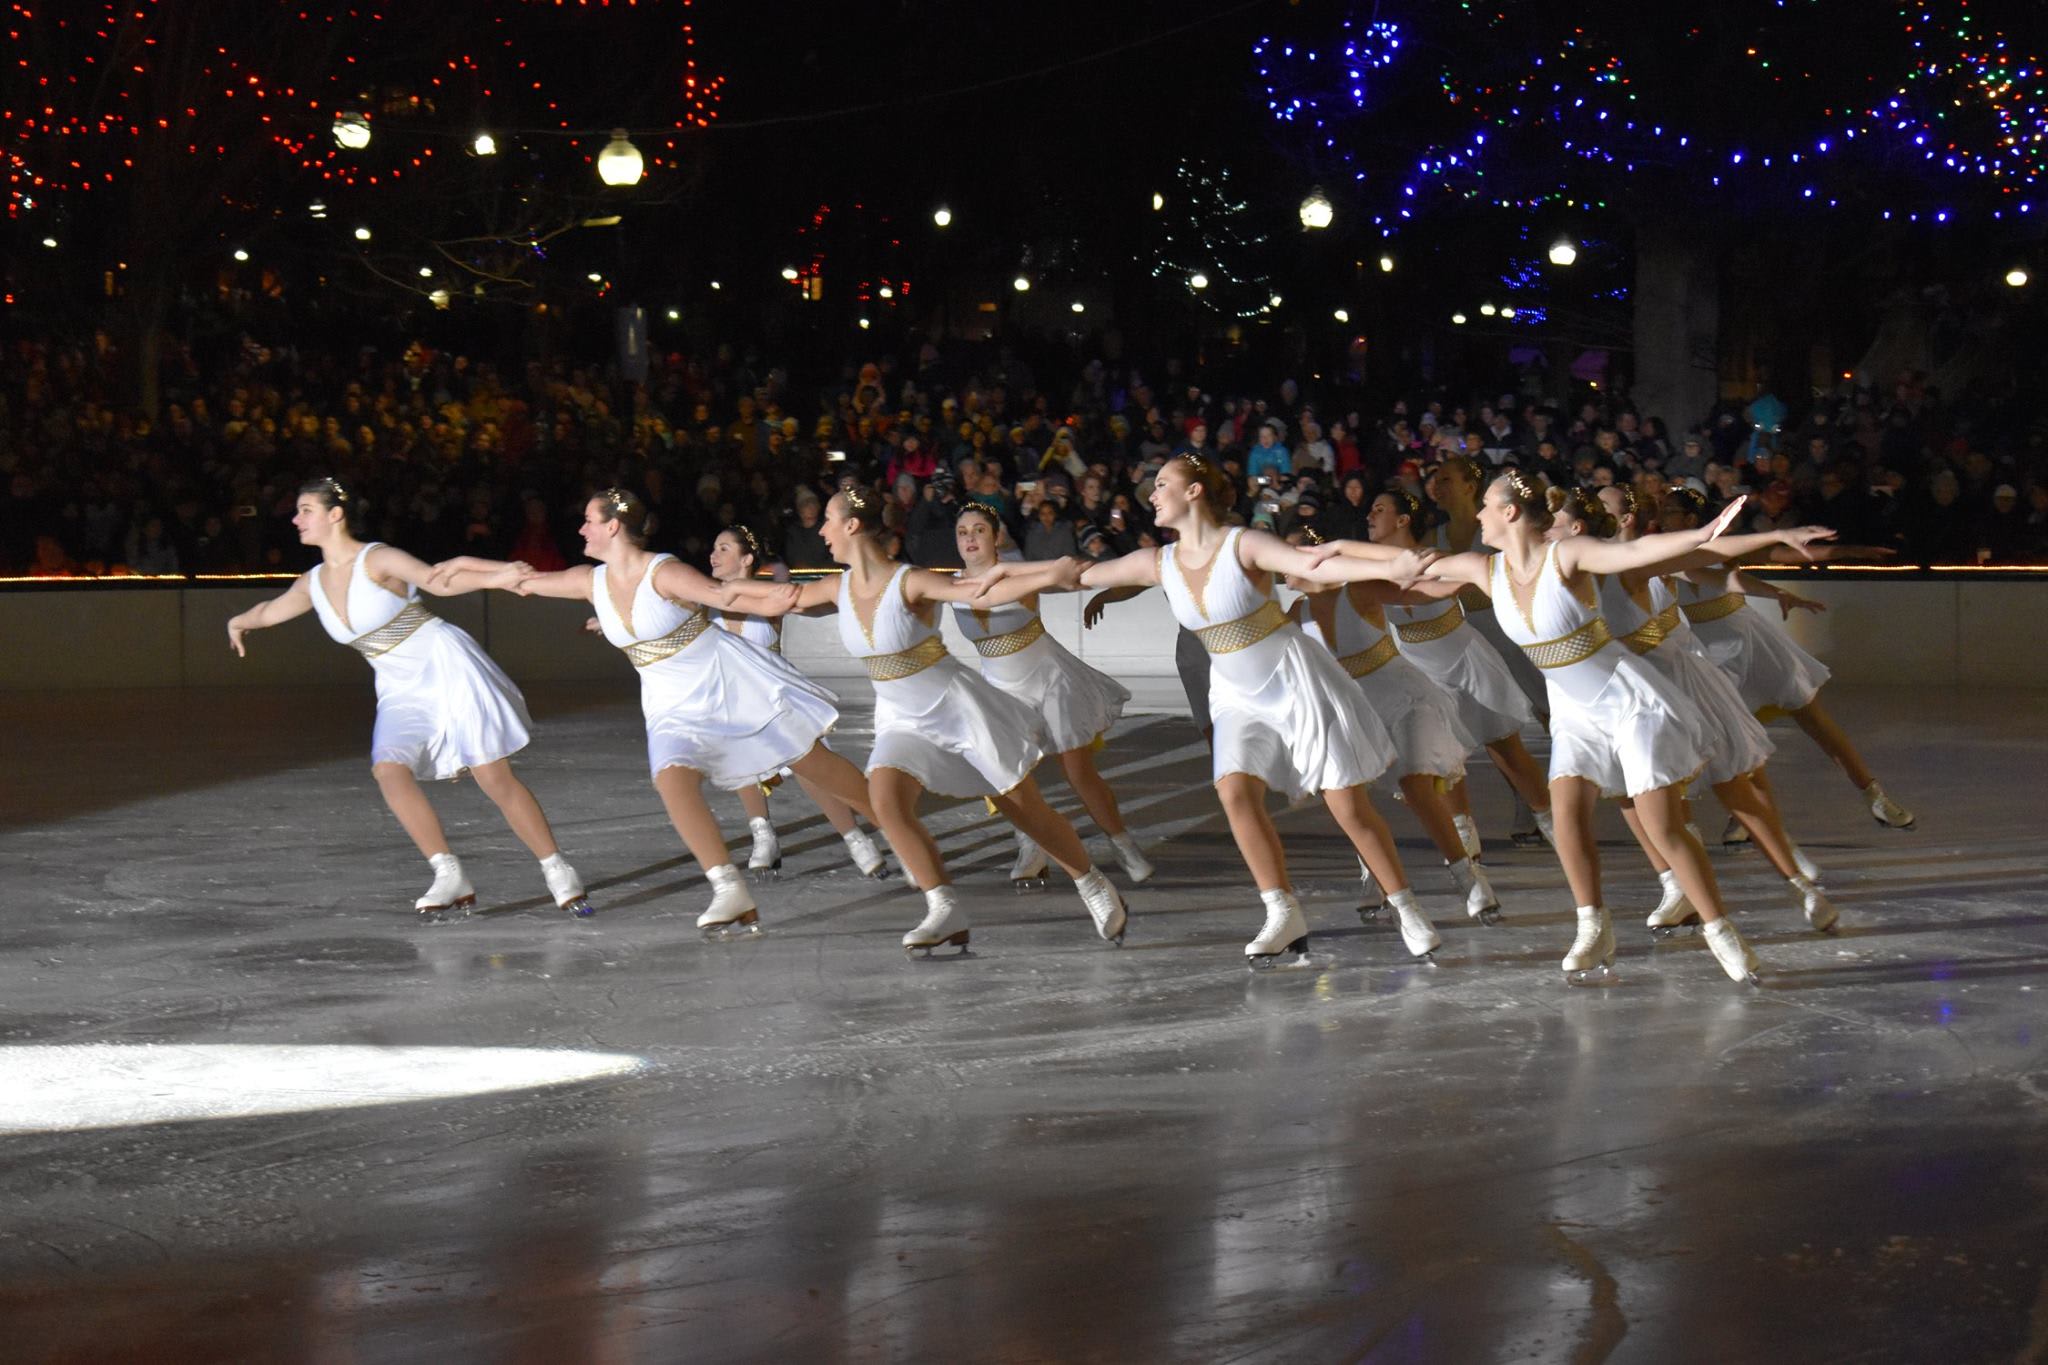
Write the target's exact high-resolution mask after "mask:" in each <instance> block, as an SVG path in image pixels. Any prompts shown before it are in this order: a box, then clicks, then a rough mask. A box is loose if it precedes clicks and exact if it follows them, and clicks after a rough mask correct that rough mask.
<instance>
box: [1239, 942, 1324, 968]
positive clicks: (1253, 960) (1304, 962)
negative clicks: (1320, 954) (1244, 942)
mask: <svg viewBox="0 0 2048 1365" xmlns="http://www.w3.org/2000/svg"><path fill="white" fill-rule="evenodd" d="M1244 964H1245V966H1247V967H1249V968H1251V969H1252V970H1253V971H1255V972H1274V971H1285V970H1287V969H1288V968H1291V967H1307V966H1312V965H1313V959H1311V958H1310V957H1309V952H1308V939H1307V938H1306V937H1303V938H1298V939H1296V940H1294V942H1292V943H1290V944H1288V945H1287V946H1286V947H1285V948H1282V949H1280V951H1278V952H1275V953H1246V954H1245V955H1244Z"/></svg>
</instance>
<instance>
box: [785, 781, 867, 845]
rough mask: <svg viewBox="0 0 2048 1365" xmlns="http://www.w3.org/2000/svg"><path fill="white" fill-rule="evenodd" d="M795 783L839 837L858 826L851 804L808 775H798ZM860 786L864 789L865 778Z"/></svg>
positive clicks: (849, 832) (844, 835) (865, 785)
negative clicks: (854, 820) (854, 819)
mask: <svg viewBox="0 0 2048 1365" xmlns="http://www.w3.org/2000/svg"><path fill="white" fill-rule="evenodd" d="M791 771H792V772H794V771H795V769H791ZM796 784H797V785H798V786H799V787H802V788H803V789H804V795H805V796H808V797H810V798H811V803H812V804H813V805H815V806H816V807H817V808H818V809H819V811H820V812H822V813H823V814H824V816H825V821H826V823H827V824H829V825H831V826H832V828H833V829H834V830H836V831H838V833H839V836H840V837H841V838H844V837H846V836H847V835H849V834H851V833H853V832H854V830H856V829H858V828H860V826H858V825H856V824H855V823H854V822H853V807H852V806H849V805H847V804H846V803H845V802H844V801H841V800H840V799H839V798H838V797H836V796H834V795H833V794H832V793H831V792H829V791H826V790H825V789H824V788H823V787H821V786H819V785H818V784H817V783H815V782H813V781H811V779H809V778H808V777H802V776H799V777H798V778H797V780H796ZM861 787H862V789H863V790H865V789H866V787H867V782H866V780H865V779H862V782H861Z"/></svg>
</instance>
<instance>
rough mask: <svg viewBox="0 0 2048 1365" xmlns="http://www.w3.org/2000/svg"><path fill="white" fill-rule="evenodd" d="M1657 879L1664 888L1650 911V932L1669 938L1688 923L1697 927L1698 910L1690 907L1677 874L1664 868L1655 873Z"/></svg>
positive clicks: (1698, 922) (1698, 921) (1690, 904)
mask: <svg viewBox="0 0 2048 1365" xmlns="http://www.w3.org/2000/svg"><path fill="white" fill-rule="evenodd" d="M1657 880H1658V881H1659V882H1660V883H1662V885H1663V888H1664V898H1663V899H1662V900H1660V901H1658V902H1657V908H1656V909H1655V910H1652V911H1651V912H1650V919H1649V926H1650V932H1651V934H1653V935H1655V936H1656V937H1658V938H1670V937H1671V936H1672V935H1673V934H1675V933H1677V932H1678V931H1679V929H1680V928H1681V927H1683V926H1684V925H1688V924H1690V925H1691V926H1692V927H1693V928H1694V929H1698V928H1699V924H1700V912H1699V911H1697V910H1695V909H1693V908H1692V902H1691V901H1689V900H1687V899H1686V898H1685V888H1684V887H1682V886H1680V885H1679V884H1678V874H1677V873H1676V872H1673V871H1672V870H1671V869H1670V868H1668V867H1667V868H1665V869H1664V870H1663V871H1662V872H1659V873H1658V874H1657Z"/></svg>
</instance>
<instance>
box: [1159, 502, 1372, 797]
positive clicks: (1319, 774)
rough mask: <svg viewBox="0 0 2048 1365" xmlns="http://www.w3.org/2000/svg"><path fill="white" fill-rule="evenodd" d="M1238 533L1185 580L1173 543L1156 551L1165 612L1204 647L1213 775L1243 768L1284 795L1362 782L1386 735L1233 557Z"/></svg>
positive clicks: (1339, 673) (1325, 654) (1324, 654)
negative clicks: (1203, 570) (1204, 568)
mask: <svg viewBox="0 0 2048 1365" xmlns="http://www.w3.org/2000/svg"><path fill="white" fill-rule="evenodd" d="M1243 534H1244V530H1243V528H1242V527H1237V528H1233V529H1232V530H1231V531H1230V532H1229V533H1228V534H1227V535H1226V536H1225V537H1224V540H1223V544H1222V546H1221V547H1220V548H1219V549H1218V550H1217V551H1216V557H1215V558H1214V559H1213V560H1211V561H1210V562H1209V567H1208V575H1207V579H1206V581H1202V580H1198V581H1197V582H1195V583H1193V584H1190V583H1189V582H1188V580H1187V578H1186V576H1185V575H1184V574H1182V572H1181V569H1180V560H1179V548H1180V547H1179V546H1178V545H1168V546H1166V547H1165V548H1163V549H1162V550H1161V551H1160V552H1159V582H1160V585H1161V586H1162V587H1163V588H1164V589H1165V590H1166V600H1167V603H1168V604H1169V605H1170V606H1171V607H1172V608H1173V615H1174V619H1175V620H1177V621H1179V622H1180V623H1181V625H1183V626H1185V627H1186V628H1187V629H1189V630H1191V631H1193V632H1194V633H1195V635H1196V636H1197V637H1199V638H1200V640H1201V642H1202V646H1203V648H1205V649H1206V650H1208V652H1209V717H1210V720H1211V722H1212V723H1213V724H1214V725H1215V727H1216V730H1215V736H1214V742H1213V743H1212V745H1211V752H1212V754H1213V760H1212V771H1213V776H1214V779H1215V780H1219V781H1220V780H1221V779H1223V778H1225V777H1228V776H1229V775H1230V774H1232V773H1245V774H1248V775H1249V776H1252V777H1256V778H1257V779H1259V781H1261V782H1263V783H1265V784H1266V786H1267V787H1269V788H1271V789H1272V790H1274V791H1278V792H1284V793H1285V794H1286V795H1287V796H1288V797H1289V798H1293V799H1299V798H1300V797H1303V796H1307V795H1309V794H1311V793H1314V792H1324V791H1335V790H1337V789H1340V788H1344V787H1357V786H1362V785H1364V784H1365V783H1368V782H1371V781H1372V780H1373V779H1374V778H1376V777H1378V776H1379V775H1380V774H1381V773H1384V772H1385V771H1386V770H1387V769H1388V768H1389V767H1391V766H1393V763H1394V758H1395V751H1394V741H1393V738H1392V737H1391V736H1390V735H1388V733H1387V728H1386V726H1384V725H1382V724H1381V723H1380V720H1379V718H1378V717H1377V716H1375V715H1374V714H1373V713H1372V710H1371V709H1370V708H1369V707H1368V706H1367V705H1366V703H1365V698H1364V696H1363V695H1362V694H1361V693H1360V692H1359V690H1358V689H1357V688H1356V687H1354V686H1352V684H1351V680H1350V678H1349V676H1348V675H1346V674H1345V672H1344V670H1343V669H1342V668H1339V667H1338V666H1337V661H1336V659H1335V658H1333V657H1332V656H1331V654H1330V652H1329V651H1328V650H1327V649H1322V648H1319V647H1317V646H1316V645H1314V644H1312V643H1310V641H1309V640H1308V638H1307V637H1306V636H1305V635H1303V634H1302V632H1301V628H1300V627H1299V626H1297V625H1295V624H1294V621H1293V619H1292V618H1290V617H1289V616H1288V615H1287V613H1286V612H1284V611H1282V610H1281V609H1280V604H1279V603H1278V602H1276V601H1274V600H1273V595H1272V590H1271V589H1270V588H1269V587H1265V586H1262V585H1260V584H1258V583H1255V582H1254V581H1253V579H1252V576H1251V575H1250V574H1249V573H1247V572H1246V571H1245V568H1244V566H1243V565H1242V564H1240V563H1238V559H1237V540H1238V537H1239V536H1241V535H1243Z"/></svg>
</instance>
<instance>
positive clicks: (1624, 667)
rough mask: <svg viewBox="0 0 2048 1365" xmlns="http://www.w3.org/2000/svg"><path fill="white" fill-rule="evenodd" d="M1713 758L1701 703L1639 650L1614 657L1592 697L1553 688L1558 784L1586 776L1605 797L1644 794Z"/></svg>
mask: <svg viewBox="0 0 2048 1365" xmlns="http://www.w3.org/2000/svg"><path fill="white" fill-rule="evenodd" d="M1609 648H1610V649H1619V648H1620V646H1619V645H1610V646H1609ZM1572 666H1573V667H1575V668H1577V667H1583V665H1579V664H1574V665H1572ZM1713 756H1714V742H1713V736H1712V734H1711V733H1710V727H1709V726H1708V724H1707V718H1706V717H1705V716H1704V715H1703V714H1701V712H1700V709H1699V707H1697V706H1695V705H1693V703H1692V702H1691V701H1690V700H1688V699H1687V698H1686V696H1685V693H1684V692H1683V691H1682V690H1681V689H1680V688H1679V686H1678V684H1677V683H1675V682H1673V681H1671V679H1669V678H1667V677H1665V676H1664V675H1663V674H1662V673H1660V672H1658V671H1657V670H1656V669H1655V668H1653V667H1651V666H1650V665H1649V664H1647V663H1644V662H1643V661H1642V660H1641V659H1639V658H1637V657H1636V656H1635V655H1633V654H1629V655H1625V656H1624V657H1622V658H1620V659H1618V660H1616V661H1615V665H1614V672H1613V673H1612V674H1610V675H1609V677H1608V679H1607V682H1606V685H1605V686H1604V687H1601V689H1600V691H1599V693H1598V694H1597V695H1596V696H1595V697H1594V698H1593V700H1592V701H1591V702H1590V703H1587V702H1580V701H1576V700H1574V699H1573V698H1572V697H1571V696H1570V695H1568V694H1567V693H1565V692H1564V691H1562V690H1561V689H1560V688H1559V687H1558V686H1557V685H1555V684H1552V685H1551V687H1550V780H1551V781H1553V782H1555V781H1556V780H1557V779H1558V778H1560V777H1579V778H1584V779H1585V780H1586V781H1588V782H1592V783H1594V784H1595V785H1597V786H1598V787H1599V788H1600V793H1601V795H1603V796H1612V797H1619V796H1641V795H1643V794H1644V793H1646V792H1653V791H1656V790H1657V789H1658V788H1660V787H1670V786H1675V785H1678V784H1680V783H1684V782H1690V781H1691V780H1692V778H1693V777H1694V776H1695V775H1696V774H1698V773H1699V772H1700V771H1701V770H1703V769H1704V768H1705V767H1706V766H1707V763H1708V761H1709V760H1710V759H1711V758H1713Z"/></svg>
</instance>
